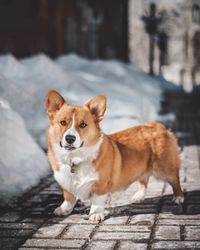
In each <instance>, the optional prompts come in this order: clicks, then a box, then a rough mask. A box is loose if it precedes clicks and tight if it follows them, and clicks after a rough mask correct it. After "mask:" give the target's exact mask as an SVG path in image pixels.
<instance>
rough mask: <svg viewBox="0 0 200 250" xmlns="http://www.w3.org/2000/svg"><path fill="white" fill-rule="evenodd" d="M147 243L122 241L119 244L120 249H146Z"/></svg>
mask: <svg viewBox="0 0 200 250" xmlns="http://www.w3.org/2000/svg"><path fill="white" fill-rule="evenodd" d="M146 249H147V244H145V243H135V242H133V241H122V242H120V245H119V250H146Z"/></svg>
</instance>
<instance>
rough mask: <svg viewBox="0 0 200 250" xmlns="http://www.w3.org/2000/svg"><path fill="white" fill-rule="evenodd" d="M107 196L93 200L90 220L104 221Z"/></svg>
mask: <svg viewBox="0 0 200 250" xmlns="http://www.w3.org/2000/svg"><path fill="white" fill-rule="evenodd" d="M106 197H107V195H97V194H94V196H93V197H92V198H91V202H92V205H91V208H90V214H89V220H91V221H92V222H95V223H97V222H99V221H103V220H104V207H105V200H106Z"/></svg>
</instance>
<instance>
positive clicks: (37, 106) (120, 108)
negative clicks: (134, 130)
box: [0, 54, 161, 147]
mask: <svg viewBox="0 0 200 250" xmlns="http://www.w3.org/2000/svg"><path fill="white" fill-rule="evenodd" d="M0 72H1V74H2V75H3V76H1V75H0V88H1V89H2V90H3V92H2V91H1V93H0V96H2V97H3V98H5V99H6V100H8V101H9V102H10V104H11V106H12V107H13V109H14V110H16V111H17V112H19V113H20V115H21V116H22V117H23V118H24V120H25V122H26V125H27V128H28V129H29V131H30V132H31V134H32V135H33V136H34V137H35V138H36V139H37V141H38V142H39V144H40V145H41V146H42V147H46V142H45V129H46V127H47V125H48V119H47V116H46V111H45V105H44V104H45V95H46V93H47V91H48V89H49V88H53V89H56V90H57V91H59V92H61V94H62V95H63V96H64V97H65V99H66V100H67V101H68V102H69V103H72V104H78V105H82V104H83V103H85V102H87V101H88V99H90V98H92V97H94V96H95V95H98V94H103V95H106V96H107V98H108V109H107V112H106V116H105V119H104V121H103V122H102V127H103V130H104V131H105V132H106V133H110V132H115V131H117V130H121V129H124V128H127V127H130V126H133V125H136V124H138V123H141V122H145V121H150V120H151V121H152V120H155V119H156V118H157V114H158V111H159V107H160V98H161V90H160V85H159V82H158V81H157V80H156V79H153V78H150V77H149V76H148V75H146V74H145V73H143V72H142V71H141V70H139V69H138V68H136V67H134V66H133V65H128V64H125V63H121V62H118V61H102V60H95V61H91V60H87V59H83V58H80V57H78V56H76V55H64V56H61V57H59V58H57V60H55V61H53V60H51V59H50V58H49V57H48V56H46V55H44V54H39V55H36V56H33V57H30V58H27V59H24V60H17V59H15V58H14V57H13V56H12V55H10V54H8V55H4V56H1V57H0ZM1 89H0V90H1Z"/></svg>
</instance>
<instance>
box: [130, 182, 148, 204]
mask: <svg viewBox="0 0 200 250" xmlns="http://www.w3.org/2000/svg"><path fill="white" fill-rule="evenodd" d="M145 194H146V186H145V185H143V184H141V183H139V188H138V190H137V192H136V193H135V194H134V195H133V197H132V198H131V201H132V202H135V203H139V202H142V201H143V200H144V197H145Z"/></svg>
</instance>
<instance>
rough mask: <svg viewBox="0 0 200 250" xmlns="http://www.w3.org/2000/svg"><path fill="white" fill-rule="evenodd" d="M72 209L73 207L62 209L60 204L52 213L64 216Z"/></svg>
mask: <svg viewBox="0 0 200 250" xmlns="http://www.w3.org/2000/svg"><path fill="white" fill-rule="evenodd" d="M72 211H73V208H72V209H69V210H64V209H63V208H62V207H61V206H60V207H57V208H56V209H55V210H54V212H53V213H54V214H55V215H56V216H64V215H65V216H66V215H69V214H71V212H72Z"/></svg>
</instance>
